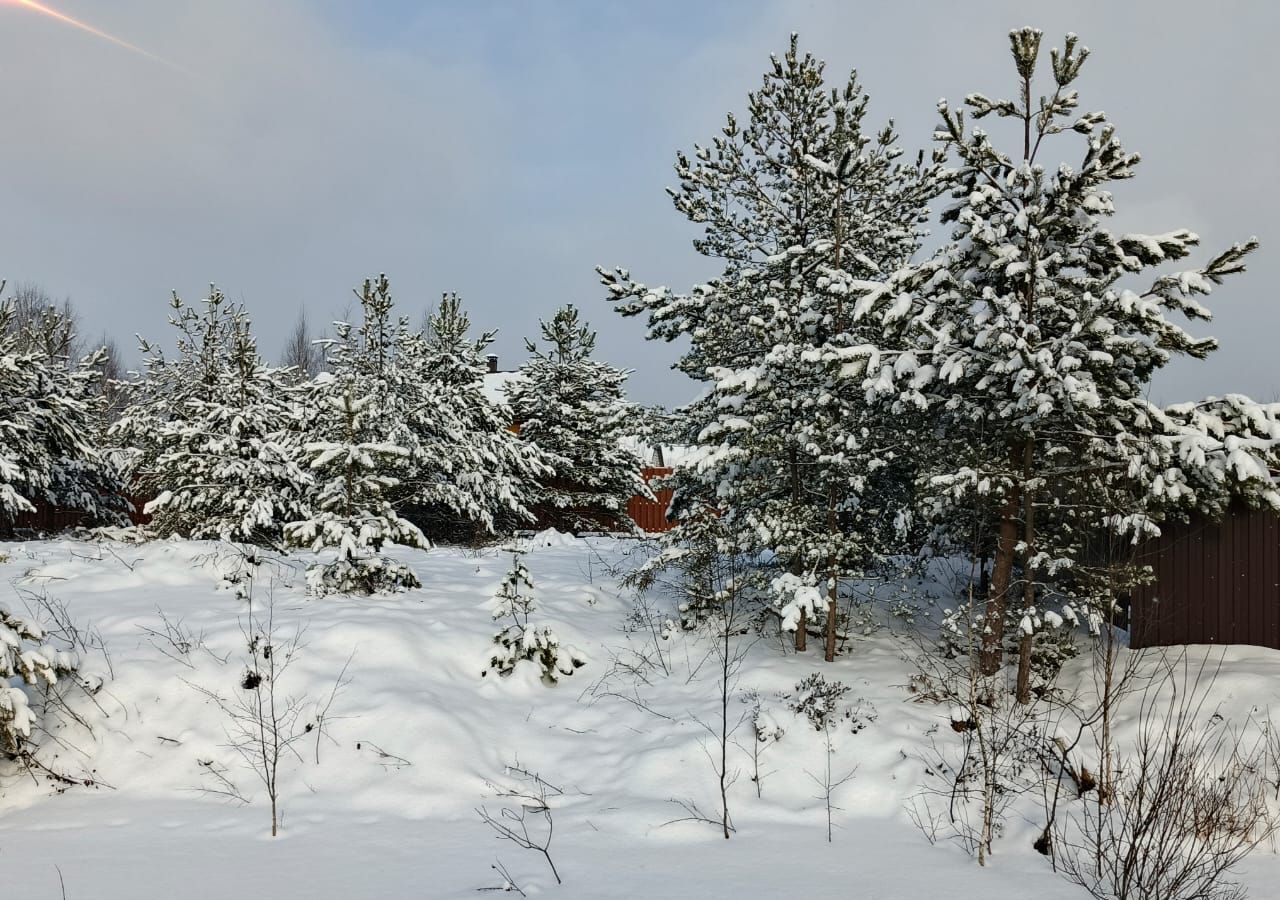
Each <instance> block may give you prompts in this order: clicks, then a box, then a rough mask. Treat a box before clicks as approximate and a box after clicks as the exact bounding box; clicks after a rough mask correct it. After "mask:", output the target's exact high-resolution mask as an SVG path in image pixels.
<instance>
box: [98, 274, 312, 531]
mask: <svg viewBox="0 0 1280 900" xmlns="http://www.w3.org/2000/svg"><path fill="white" fill-rule="evenodd" d="M171 307H172V309H173V312H172V313H171V314H170V316H169V322H170V324H172V325H173V326H174V327H175V328H176V329H177V330H178V341H177V355H176V356H175V357H174V358H172V359H169V358H167V357H166V356H165V355H164V352H163V350H162V349H160V348H159V347H158V346H157V345H155V344H151V343H148V342H146V341H143V350H144V352H145V353H146V354H147V357H146V371H145V375H144V376H143V377H142V378H140V379H138V380H136V381H134V382H131V383H130V386H129V393H128V396H129V401H128V405H127V406H126V407H125V409H124V410H123V411H122V414H121V416H120V418H119V419H118V420H117V421H116V422H115V423H114V424H113V425H112V426H111V429H110V431H109V434H110V435H111V436H112V439H113V440H114V441H116V442H117V444H118V445H119V446H121V447H124V448H128V449H129V450H132V451H133V453H134V454H135V455H134V461H133V466H132V475H133V478H134V490H135V491H136V492H138V493H141V494H142V495H143V496H145V497H148V498H150V499H149V500H148V502H147V503H146V506H145V511H146V512H147V513H148V514H149V515H150V516H151V523H150V530H151V531H152V532H153V533H155V534H157V535H159V536H163V537H167V536H171V535H180V536H183V537H186V538H190V539H193V540H224V541H243V542H245V543H253V544H260V545H268V546H276V545H279V544H280V542H281V539H282V529H283V526H284V524H285V523H286V522H293V521H297V520H299V519H302V518H305V517H306V516H307V514H308V507H307V501H306V496H307V490H308V486H309V483H310V480H311V479H310V475H309V474H308V473H307V472H306V471H305V470H304V469H303V468H301V467H300V466H299V465H298V464H297V463H296V461H295V455H296V452H297V444H298V434H297V428H296V425H297V408H296V407H297V404H298V402H299V400H300V396H299V392H298V390H297V389H296V387H295V385H294V381H295V380H296V379H294V378H293V377H292V376H291V374H290V372H289V371H288V370H282V369H276V368H271V367H268V366H267V365H266V364H265V363H264V362H263V361H262V358H261V356H259V354H258V348H257V344H256V341H255V340H254V337H253V334H252V331H251V325H250V322H249V318H248V315H247V313H246V312H245V310H244V308H243V307H242V306H240V305H237V304H231V303H228V302H227V300H226V298H225V296H224V295H223V294H222V292H221V291H219V290H217V289H216V288H212V287H211V290H210V294H209V297H208V298H207V299H206V300H205V301H204V309H203V311H197V310H196V309H194V308H192V307H190V306H187V305H185V304H184V303H183V302H182V301H181V300H180V299H179V298H178V296H177V295H176V294H175V295H174V297H173V300H172V301H171Z"/></svg>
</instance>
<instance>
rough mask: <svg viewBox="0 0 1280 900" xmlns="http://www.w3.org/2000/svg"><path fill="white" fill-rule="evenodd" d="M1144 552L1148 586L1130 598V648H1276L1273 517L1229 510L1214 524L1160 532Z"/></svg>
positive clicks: (1278, 613)
mask: <svg viewBox="0 0 1280 900" xmlns="http://www.w3.org/2000/svg"><path fill="white" fill-rule="evenodd" d="M1161 531H1162V534H1161V536H1160V537H1159V538H1158V539H1156V540H1154V541H1152V542H1151V543H1150V544H1149V545H1148V546H1147V547H1146V548H1145V549H1144V551H1143V554H1142V556H1141V557H1140V560H1141V561H1142V562H1145V563H1146V564H1148V565H1150V566H1151V567H1152V569H1153V571H1154V574H1155V581H1154V583H1152V584H1150V585H1146V586H1144V587H1143V588H1142V589H1140V590H1139V591H1137V592H1136V593H1135V595H1134V597H1133V598H1132V602H1133V606H1132V612H1131V625H1130V644H1131V646H1133V647H1152V646H1167V645H1171V644H1256V645H1259V646H1262V647H1272V648H1275V649H1280V518H1277V516H1276V514H1275V513H1272V512H1268V511H1263V510H1250V509H1243V508H1239V509H1232V511H1231V512H1230V513H1228V515H1227V516H1226V517H1225V518H1224V519H1223V520H1222V521H1221V522H1214V521H1211V520H1207V519H1203V518H1200V519H1194V520H1192V521H1190V522H1186V523H1181V522H1179V523H1170V524H1165V525H1163V526H1161Z"/></svg>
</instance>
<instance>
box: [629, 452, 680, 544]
mask: <svg viewBox="0 0 1280 900" xmlns="http://www.w3.org/2000/svg"><path fill="white" fill-rule="evenodd" d="M641 474H643V475H644V480H645V481H646V482H647V481H652V480H653V479H655V478H664V477H666V476H667V475H670V474H671V467H670V466H650V467H648V468H646V469H645V470H644V471H643V472H642V473H641ZM672 493H673V491H672V490H671V488H661V489H660V490H656V491H654V492H653V494H654V498H655V499H653V500H650V499H648V498H647V497H632V498H631V499H630V500H628V501H627V515H629V516H630V517H631V521H633V522H635V523H636V525H638V526H639V527H640V529H641V530H642V531H646V532H649V533H650V534H656V533H658V532H663V531H670V530H671V523H670V522H668V521H667V508H668V507H669V506H670V505H671V495H672Z"/></svg>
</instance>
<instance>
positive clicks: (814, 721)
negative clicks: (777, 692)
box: [779, 672, 876, 736]
mask: <svg viewBox="0 0 1280 900" xmlns="http://www.w3.org/2000/svg"><path fill="white" fill-rule="evenodd" d="M848 693H849V686H848V685H847V684H844V683H843V682H840V681H835V680H831V681H828V680H827V679H826V677H825V676H823V674H822V673H821V672H814V673H813V674H812V675H809V676H806V677H805V678H803V679H801V680H800V681H798V682H797V683H796V686H795V688H793V689H792V690H791V691H789V692H785V693H783V694H782V697H781V699H782V700H783V701H785V702H786V704H787V708H788V709H790V710H791V711H792V712H793V713H796V714H797V715H799V714H803V715H804V716H805V718H807V719H808V720H809V723H810V724H811V725H813V727H814V730H816V731H825V730H826V729H827V728H828V727H830V726H832V725H835V724H837V723H838V722H839V721H846V722H848V723H849V730H850V731H852V732H853V733H854V734H857V733H858V732H859V731H861V730H862V729H864V728H866V727H867V724H868V723H869V722H872V721H874V720H875V718H876V715H875V711H874V710H871V711H867V710H864V709H863V701H862V700H857V701H855V702H854V703H852V704H849V703H845V702H844V698H845V697H846V696H847V695H848ZM779 731H780V729H779ZM779 736H781V735H780V734H779Z"/></svg>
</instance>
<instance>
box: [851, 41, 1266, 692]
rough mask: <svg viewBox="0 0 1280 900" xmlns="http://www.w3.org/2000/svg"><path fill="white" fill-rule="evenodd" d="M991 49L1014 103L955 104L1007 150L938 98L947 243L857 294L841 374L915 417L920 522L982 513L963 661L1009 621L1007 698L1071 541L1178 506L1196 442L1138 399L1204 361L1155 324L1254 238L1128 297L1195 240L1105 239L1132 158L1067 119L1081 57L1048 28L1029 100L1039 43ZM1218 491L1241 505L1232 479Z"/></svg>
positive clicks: (1192, 429)
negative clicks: (1004, 140) (981, 559)
mask: <svg viewBox="0 0 1280 900" xmlns="http://www.w3.org/2000/svg"><path fill="white" fill-rule="evenodd" d="M1011 43H1012V50H1013V57H1014V63H1015V67H1016V69H1017V75H1018V91H1019V93H1018V99H1017V100H991V99H988V98H987V97H985V96H982V95H980V94H971V95H969V96H968V97H967V98H966V100H965V104H966V106H968V108H969V109H970V110H971V111H972V114H973V116H974V118H983V117H986V116H989V115H992V114H994V115H996V116H997V117H999V118H1003V119H1008V120H1010V121H1011V123H1012V124H1013V125H1014V126H1015V127H1016V128H1017V131H1018V132H1019V137H1020V140H1019V141H1018V147H1017V149H1016V150H1015V151H1014V152H1012V153H1005V152H1003V151H1001V150H998V149H997V148H996V146H995V145H994V144H993V142H992V140H991V138H990V136H989V135H988V134H987V133H986V132H984V131H982V130H980V129H971V130H966V125H965V117H964V114H963V113H962V112H954V111H952V110H951V108H950V107H949V106H948V105H947V103H946V102H945V101H943V102H942V103H941V104H940V106H939V110H940V112H941V115H942V123H941V125H940V127H939V128H938V130H937V131H936V133H935V136H936V138H937V140H938V141H939V143H940V145H941V146H942V148H944V149H945V150H946V151H947V152H948V153H949V154H950V155H951V156H952V158H953V159H954V161H955V168H954V169H953V170H952V171H951V172H950V173H949V181H950V195H951V197H952V198H953V201H954V202H953V204H952V205H951V206H950V207H949V208H947V209H946V210H945V211H944V213H943V221H944V222H947V223H952V224H953V226H954V228H953V231H952V234H951V240H950V242H948V243H947V244H946V245H945V246H944V247H942V248H941V249H939V250H938V251H937V252H936V253H935V254H934V255H933V256H932V257H930V258H929V259H927V260H926V261H924V262H922V263H914V264H909V265H906V266H904V267H902V268H900V269H899V270H898V271H896V272H894V273H893V274H892V275H891V276H890V277H888V278H885V279H883V280H882V281H880V283H878V284H873V285H870V286H867V289H865V290H862V291H861V292H860V293H861V297H860V299H859V300H858V302H857V307H856V310H855V318H856V319H857V320H858V321H859V322H863V323H872V325H871V326H870V327H869V328H868V332H869V333H870V332H875V331H877V330H878V331H880V332H881V335H882V337H881V339H880V340H879V341H878V342H876V343H874V344H869V346H867V347H864V348H858V349H854V350H851V351H850V352H849V356H850V358H849V361H848V365H847V367H846V374H847V375H848V376H849V377H851V378H853V379H854V380H855V381H856V382H857V383H858V384H859V385H860V387H862V388H864V389H865V390H866V391H867V393H868V395H869V396H871V397H874V398H878V401H879V402H881V403H882V404H883V410H884V413H885V414H886V415H894V416H897V415H899V414H906V413H913V412H919V411H925V412H926V413H927V417H926V418H925V419H924V420H923V421H927V422H930V423H932V426H933V427H932V430H930V431H926V432H921V433H920V434H919V435H918V437H917V439H916V443H917V444H919V445H920V446H922V447H923V446H932V448H933V449H934V450H935V451H936V452H933V453H931V454H929V456H928V460H927V463H926V465H927V470H926V471H925V472H924V473H923V474H924V477H923V479H922V484H923V485H924V486H925V487H926V488H927V491H926V496H925V498H924V505H925V506H926V508H928V509H929V510H931V511H932V513H934V514H935V515H937V516H939V517H943V516H945V515H947V514H948V513H949V512H952V513H954V512H959V513H960V514H961V516H963V514H964V513H965V511H969V510H972V509H974V508H975V507H981V506H983V505H985V506H986V507H987V508H988V509H989V510H991V512H992V517H993V519H994V520H995V522H996V539H995V542H994V543H995V558H994V566H993V571H992V576H991V584H990V591H989V594H990V597H989V600H988V602H987V607H986V613H985V622H984V623H980V625H979V627H980V628H981V629H982V630H983V631H984V632H985V634H984V640H983V653H982V654H981V656H982V660H981V662H982V668H983V670H984V671H985V672H988V673H990V672H993V671H995V670H996V669H997V668H998V667H999V665H1000V664H1001V660H1002V644H1003V640H1004V634H1005V622H1006V615H1007V614H1012V617H1013V621H1015V622H1017V623H1018V625H1019V629H1018V630H1019V641H1018V643H1019V683H1018V692H1019V694H1020V696H1021V697H1022V698H1023V699H1025V698H1026V696H1027V691H1028V690H1029V683H1028V682H1029V671H1028V670H1029V661H1030V654H1031V650H1032V646H1033V641H1034V638H1035V632H1036V622H1039V621H1042V620H1043V618H1042V617H1041V616H1040V615H1039V604H1040V603H1041V602H1042V600H1041V598H1042V597H1043V595H1044V593H1045V592H1046V589H1047V588H1048V587H1049V586H1050V584H1052V585H1053V586H1054V587H1060V586H1061V585H1063V584H1064V583H1065V582H1066V578H1065V577H1064V575H1065V573H1066V572H1067V571H1068V570H1069V569H1070V568H1071V567H1072V566H1073V565H1075V564H1076V563H1077V562H1078V560H1079V556H1080V552H1079V548H1080V546H1081V544H1082V541H1083V540H1084V539H1085V536H1086V535H1087V534H1089V533H1091V532H1093V531H1096V530H1097V529H1111V530H1112V531H1113V532H1114V533H1116V534H1122V535H1125V536H1127V538H1128V539H1129V540H1136V539H1138V538H1140V537H1142V536H1144V535H1147V534H1150V533H1152V532H1153V531H1154V529H1155V527H1156V526H1155V524H1154V519H1155V518H1156V517H1157V515H1159V514H1164V513H1165V512H1166V511H1167V507H1168V506H1169V505H1170V504H1175V503H1179V502H1183V501H1188V500H1190V499H1191V497H1192V494H1193V493H1194V492H1193V491H1191V490H1188V487H1187V486H1188V484H1189V482H1193V481H1203V480H1204V479H1203V478H1202V476H1201V474H1197V473H1196V471H1195V470H1196V469H1198V468H1199V467H1200V466H1201V463H1202V461H1203V457H1202V456H1198V455H1197V452H1196V451H1194V450H1192V449H1191V448H1193V447H1196V446H1199V447H1200V448H1201V449H1204V447H1203V441H1204V438H1205V437H1206V435H1204V434H1197V433H1196V432H1197V425H1196V424H1195V421H1194V417H1191V418H1184V419H1183V420H1182V421H1181V422H1177V421H1175V419H1174V418H1172V417H1170V416H1168V415H1165V414H1164V413H1163V411H1161V410H1159V409H1156V408H1154V407H1153V406H1152V405H1151V404H1150V403H1149V402H1148V401H1147V399H1146V395H1147V389H1148V386H1149V384H1150V382H1151V378H1152V376H1153V374H1154V373H1155V372H1156V371H1157V370H1158V369H1160V368H1161V367H1162V366H1164V365H1165V364H1166V363H1168V362H1169V360H1170V359H1171V358H1172V357H1173V356H1175V355H1179V354H1181V355H1187V356H1191V357H1194V358H1202V357H1204V356H1205V355H1206V354H1207V353H1208V352H1209V351H1210V350H1212V349H1213V347H1214V346H1215V344H1214V342H1213V341H1212V340H1211V339H1204V340H1201V339H1196V338H1194V337H1192V336H1191V335H1190V334H1188V333H1187V332H1186V331H1185V330H1184V329H1183V328H1182V327H1181V326H1179V325H1178V324H1176V323H1174V322H1173V321H1171V319H1170V315H1171V314H1173V313H1180V314H1182V315H1184V316H1186V317H1187V318H1190V319H1207V318H1208V315H1209V314H1208V312H1207V310H1205V309H1204V307H1202V306H1201V305H1200V304H1199V303H1198V302H1197V301H1196V299H1195V297H1196V295H1201V294H1207V293H1209V291H1210V290H1211V289H1212V287H1213V286H1214V285H1216V284H1218V283H1220V282H1221V280H1222V279H1223V278H1225V277H1226V276H1228V275H1231V274H1234V273H1236V272H1239V271H1242V270H1243V268H1244V263H1243V260H1244V257H1245V256H1246V254H1248V253H1249V252H1250V251H1251V250H1252V249H1253V248H1254V246H1255V243H1254V242H1253V241H1249V242H1247V243H1245V244H1242V245H1236V246H1234V247H1232V248H1230V249H1229V250H1227V251H1226V252H1224V253H1222V254H1220V255H1218V256H1216V257H1214V258H1213V259H1211V260H1210V261H1209V262H1208V263H1207V264H1206V265H1205V266H1203V267H1202V268H1199V269H1195V270H1192V271H1187V272H1179V273H1174V274H1163V275H1158V276H1155V277H1154V278H1153V279H1152V280H1151V281H1149V282H1147V283H1146V284H1145V285H1140V286H1138V287H1136V288H1135V287H1130V286H1129V285H1130V284H1131V283H1132V281H1133V280H1134V279H1135V278H1137V277H1138V276H1139V275H1141V273H1143V272H1144V271H1145V270H1148V269H1151V268H1153V267H1157V266H1161V265H1163V264H1165V263H1168V262H1170V261H1176V260H1180V259H1183V258H1185V257H1186V256H1187V255H1188V254H1189V253H1190V252H1191V250H1192V249H1193V248H1194V247H1195V246H1196V245H1197V244H1198V243H1199V239H1198V238H1197V237H1196V235H1194V234H1192V233H1191V232H1189V231H1186V230H1184V229H1179V230H1175V231H1170V232H1166V233H1163V234H1159V235H1144V234H1114V233H1112V232H1111V231H1110V230H1109V229H1108V228H1107V227H1106V220H1107V218H1108V217H1109V216H1111V215H1112V213H1113V211H1114V207H1113V204H1112V197H1111V193H1110V192H1109V190H1108V188H1109V186H1110V184H1111V183H1112V182H1115V181H1120V180H1125V179H1128V178H1130V177H1132V176H1133V174H1134V172H1135V168H1136V166H1137V164H1138V157H1137V155H1136V154H1131V153H1128V152H1126V151H1125V150H1124V149H1123V147H1122V146H1121V144H1120V143H1119V140H1118V139H1117V137H1116V134H1115V130H1114V128H1113V127H1112V125H1111V124H1109V123H1108V122H1107V121H1106V118H1105V116H1104V115H1103V114H1102V113H1094V112H1086V113H1077V112H1076V109H1077V106H1078V99H1077V95H1076V92H1075V91H1074V90H1073V89H1072V88H1071V85H1072V83H1073V82H1074V81H1075V79H1076V77H1077V75H1078V73H1079V71H1080V68H1081V66H1082V64H1083V63H1084V61H1085V58H1086V57H1087V55H1088V51H1087V50H1086V49H1085V48H1082V47H1079V46H1078V44H1077V40H1076V38H1075V36H1073V35H1068V37H1067V40H1066V42H1065V45H1064V48H1063V49H1062V50H1061V51H1059V50H1056V49H1055V50H1053V51H1052V52H1051V54H1050V56H1051V70H1052V78H1053V85H1052V88H1053V89H1052V93H1051V94H1050V95H1049V96H1042V97H1041V98H1040V99H1039V100H1035V99H1034V95H1033V79H1034V75H1035V70H1036V64H1037V61H1038V59H1039V56H1040V32H1038V31H1035V30H1033V29H1026V28H1024V29H1020V30H1017V31H1014V32H1012V34H1011ZM1073 134H1074V135H1076V136H1077V139H1078V140H1079V141H1080V142H1081V143H1082V144H1083V148H1082V158H1081V159H1080V161H1079V162H1078V163H1077V164H1075V165H1070V164H1066V163H1063V164H1059V165H1053V166H1047V165H1045V163H1044V161H1043V158H1042V157H1043V155H1044V153H1046V152H1047V151H1048V148H1050V147H1051V146H1056V144H1057V142H1058V140H1059V136H1063V135H1066V136H1070V135H1073ZM905 421H910V420H905ZM1236 449H1237V450H1239V451H1240V452H1244V453H1247V452H1249V451H1250V448H1248V447H1246V446H1245V445H1243V444H1241V445H1240V446H1237V447H1236ZM1258 466H1261V467H1262V469H1264V470H1265V461H1263V460H1261V459H1254V460H1253V462H1251V463H1250V464H1248V465H1247V466H1244V467H1243V468H1244V469H1247V470H1248V471H1249V473H1250V476H1251V477H1252V476H1256V474H1257V471H1258V468H1257V467H1258ZM1236 470H1237V471H1239V470H1240V467H1237V469H1236ZM1208 477H1209V478H1210V479H1211V478H1212V476H1211V475H1210V476H1208ZM1260 480H1261V479H1257V478H1255V479H1254V482H1253V483H1257V482H1258V481H1260ZM1237 483H1238V485H1239V486H1240V487H1242V488H1243V489H1245V490H1246V492H1250V484H1251V483H1250V482H1249V481H1248V480H1246V481H1237ZM1252 493H1253V496H1254V497H1256V498H1257V499H1264V497H1263V495H1262V494H1259V493H1257V492H1252ZM1104 495H1105V496H1106V497H1107V498H1108V499H1107V501H1106V503H1105V504H1102V503H1099V502H1098V498H1100V497H1102V496H1104ZM1272 496H1274V495H1272ZM1104 506H1105V509H1104V508H1103V507H1104ZM1016 563H1021V573H1022V578H1021V583H1019V582H1018V581H1017V579H1016V577H1015V576H1016V574H1017V573H1016V571H1015V569H1016V566H1015V564H1016ZM1085 599H1087V598H1085Z"/></svg>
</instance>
